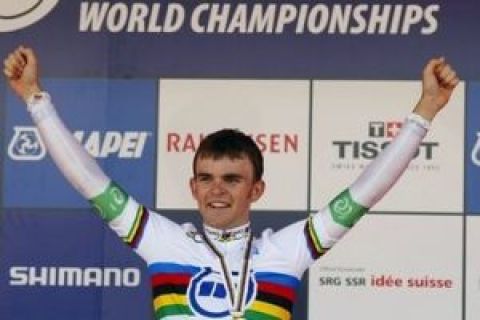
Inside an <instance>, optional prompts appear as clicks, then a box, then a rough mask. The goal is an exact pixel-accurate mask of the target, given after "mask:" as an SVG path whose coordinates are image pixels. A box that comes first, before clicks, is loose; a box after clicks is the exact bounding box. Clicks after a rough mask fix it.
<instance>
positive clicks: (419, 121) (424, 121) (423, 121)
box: [407, 112, 431, 130]
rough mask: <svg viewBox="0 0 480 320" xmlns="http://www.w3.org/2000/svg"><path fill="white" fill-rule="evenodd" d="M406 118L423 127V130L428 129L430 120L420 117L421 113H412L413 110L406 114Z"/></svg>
mask: <svg viewBox="0 0 480 320" xmlns="http://www.w3.org/2000/svg"><path fill="white" fill-rule="evenodd" d="M407 120H408V121H412V122H415V123H416V124H418V125H419V126H420V127H422V128H424V129H425V130H429V129H430V126H431V122H430V121H428V120H427V119H425V118H424V117H422V116H421V115H419V114H418V113H414V112H412V113H410V114H409V115H408V116H407Z"/></svg>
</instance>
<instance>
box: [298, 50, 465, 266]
mask: <svg viewBox="0 0 480 320" xmlns="http://www.w3.org/2000/svg"><path fill="white" fill-rule="evenodd" d="M458 83H459V79H458V77H457V75H456V73H455V71H454V70H453V69H452V68H451V67H450V65H448V64H447V63H446V62H445V59H444V58H435V59H431V60H430V61H429V62H428V63H427V64H426V66H425V67H424V69H423V74H422V95H421V97H420V99H419V101H418V103H417V105H416V106H415V108H414V110H413V113H411V114H410V115H409V116H408V117H407V119H406V120H405V123H404V125H403V127H402V130H401V131H400V132H399V134H398V135H397V136H396V137H395V139H394V140H393V141H392V142H391V143H390V144H389V146H388V147H387V148H386V149H385V150H384V151H382V152H381V153H380V155H379V156H378V157H377V158H376V159H375V160H374V161H372V162H371V163H370V164H369V166H368V167H367V168H366V169H365V170H364V171H363V172H362V174H361V175H360V176H359V177H358V178H357V179H356V180H355V181H354V182H353V184H352V185H351V186H350V187H349V188H347V189H346V190H344V191H343V192H341V193H340V194H339V195H338V196H336V197H335V198H334V199H333V200H332V201H330V203H329V204H328V205H327V206H325V207H324V208H323V209H322V210H321V211H320V212H319V213H318V214H316V215H312V216H311V217H310V218H309V221H308V223H307V226H306V234H307V241H308V243H309V247H310V252H311V253H312V256H313V257H314V258H316V257H318V256H320V255H322V254H323V253H324V252H325V251H326V250H328V249H329V248H331V247H332V246H333V245H334V244H335V243H336V242H337V241H338V240H340V238H341V237H342V236H343V235H344V234H345V233H346V232H347V231H348V230H349V229H350V228H351V227H352V226H353V225H354V224H355V223H356V222H357V221H358V220H359V219H360V218H361V217H362V216H363V214H364V213H365V212H367V211H368V210H369V209H370V208H371V207H373V206H374V205H375V204H376V203H377V202H378V201H379V200H380V199H381V198H382V197H383V196H384V195H385V194H386V193H387V191H388V190H389V189H390V188H391V187H392V186H393V185H394V184H395V182H396V181H397V180H398V179H399V177H400V176H401V175H402V174H403V172H404V171H405V169H406V168H407V166H408V164H409V163H410V161H411V160H412V159H413V157H414V155H415V153H416V152H417V149H418V147H419V145H420V143H421V142H422V140H423V138H424V137H425V135H426V134H427V131H428V129H429V127H430V123H431V121H432V120H433V119H434V118H435V116H436V115H437V114H438V112H440V110H442V108H443V107H444V106H445V105H446V104H447V102H448V100H449V99H450V97H451V95H452V93H453V90H454V89H455V87H456V86H457V84H458Z"/></svg>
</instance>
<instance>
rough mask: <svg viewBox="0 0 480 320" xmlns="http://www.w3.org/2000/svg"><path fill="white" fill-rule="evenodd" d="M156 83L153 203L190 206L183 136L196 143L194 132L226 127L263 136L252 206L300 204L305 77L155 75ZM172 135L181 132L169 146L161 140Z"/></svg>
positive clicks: (302, 204)
mask: <svg viewBox="0 0 480 320" xmlns="http://www.w3.org/2000/svg"><path fill="white" fill-rule="evenodd" d="M159 86H160V90H159V94H160V98H159V120H158V121H159V125H158V127H159V133H158V160H157V168H158V171H157V172H158V174H157V197H156V206H157V207H158V208H173V209H192V208H196V206H195V203H194V202H193V199H192V197H191V195H190V191H189V188H188V183H187V182H188V179H189V178H190V177H191V175H192V168H191V163H192V159H193V152H192V148H188V146H191V144H190V145H189V144H188V143H186V141H187V138H186V136H187V135H188V134H190V135H193V136H194V137H195V140H196V145H198V141H199V138H198V137H199V135H200V134H203V135H206V134H208V133H210V132H213V131H215V130H218V129H221V128H228V127H231V128H238V129H240V130H242V131H244V132H245V133H247V134H252V135H254V136H258V135H264V136H263V137H269V138H267V139H264V138H261V139H263V140H262V141H263V143H262V144H263V145H264V146H268V147H266V151H265V152H264V157H265V175H264V179H265V181H266V192H265V195H264V196H263V198H262V199H260V201H259V202H257V203H256V204H255V205H254V207H253V208H254V209H267V210H268V209H271V210H305V209H306V207H307V181H308V180H307V171H308V170H307V156H308V116H309V82H308V81H275V80H161V81H160V84H159ZM172 134H173V135H176V136H178V137H181V138H180V139H179V141H180V142H179V143H176V144H175V147H172V145H173V144H172V143H171V141H172V140H170V143H169V142H168V140H167V139H168V136H169V135H170V136H172ZM169 145H170V150H169ZM185 145H186V146H187V147H186V148H185V147H178V146H185ZM261 148H262V147H261ZM179 150H180V151H179ZM184 150H186V151H184Z"/></svg>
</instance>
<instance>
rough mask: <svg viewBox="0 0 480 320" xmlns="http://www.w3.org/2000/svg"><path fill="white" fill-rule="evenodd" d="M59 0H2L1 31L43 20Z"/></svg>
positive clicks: (8, 30)
mask: <svg viewBox="0 0 480 320" xmlns="http://www.w3.org/2000/svg"><path fill="white" fill-rule="evenodd" d="M58 1H59V0H14V1H13V0H10V1H7V0H3V1H0V32H10V31H15V30H19V29H22V28H25V27H28V26H29V25H31V24H34V23H35V22H37V21H39V20H41V19H42V18H43V17H45V16H46V15H47V14H48V13H49V12H50V11H52V9H53V8H54V7H55V6H56V5H57V3H58Z"/></svg>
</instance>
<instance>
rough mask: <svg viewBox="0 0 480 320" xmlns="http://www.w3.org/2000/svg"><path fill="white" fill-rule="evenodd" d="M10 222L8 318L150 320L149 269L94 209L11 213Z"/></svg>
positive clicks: (4, 291)
mask: <svg viewBox="0 0 480 320" xmlns="http://www.w3.org/2000/svg"><path fill="white" fill-rule="evenodd" d="M3 222H4V225H3V227H2V238H1V243H2V244H3V245H2V259H0V271H1V272H0V294H1V296H2V299H1V300H0V314H2V319H16V320H22V319H32V318H39V317H40V318H45V319H111V320H113V319H132V320H133V319H139V318H141V319H149V318H150V315H151V313H152V305H151V289H150V286H149V279H148V272H147V270H146V268H145V266H144V263H143V262H142V261H141V260H140V258H139V257H138V256H136V255H134V254H133V252H132V251H131V250H130V249H128V248H127V247H126V246H125V245H124V244H123V243H122V242H121V240H120V239H119V238H118V237H117V236H116V235H115V234H114V233H113V231H111V230H110V229H108V228H107V227H106V226H105V225H104V224H103V222H102V221H101V220H100V219H98V217H96V216H95V215H93V214H91V213H89V211H86V210H77V211H76V214H75V215H72V214H66V213H65V212H63V211H61V210H60V211H59V210H57V211H53V212H50V213H49V214H44V212H40V213H38V212H37V213H34V212H31V211H30V212H25V211H18V210H16V211H15V212H13V211H7V212H6V214H5V215H4V217H3ZM87 235H88V236H87ZM32 239H35V240H34V242H32ZM72 311H73V314H72Z"/></svg>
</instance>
